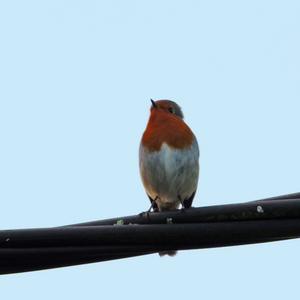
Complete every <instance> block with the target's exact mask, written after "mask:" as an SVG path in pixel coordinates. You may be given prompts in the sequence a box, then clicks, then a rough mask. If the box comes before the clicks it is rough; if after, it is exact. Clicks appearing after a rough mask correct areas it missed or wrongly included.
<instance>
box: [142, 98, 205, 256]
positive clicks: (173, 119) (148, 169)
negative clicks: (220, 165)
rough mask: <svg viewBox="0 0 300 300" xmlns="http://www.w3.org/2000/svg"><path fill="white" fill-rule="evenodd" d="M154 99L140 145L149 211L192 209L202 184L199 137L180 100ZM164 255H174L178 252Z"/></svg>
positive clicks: (143, 179) (143, 181) (169, 252)
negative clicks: (187, 119) (191, 127)
mask: <svg viewBox="0 0 300 300" xmlns="http://www.w3.org/2000/svg"><path fill="white" fill-rule="evenodd" d="M150 100H151V102H152V104H151V108H150V117H149V120H148V124H147V126H146V129H145V131H144V133H143V135H142V139H141V142H140V148H139V168H140V175H141V179H142V183H143V185H144V188H145V191H146V194H147V195H148V197H149V199H150V202H151V206H150V209H149V211H151V210H153V212H160V211H168V210H175V209H178V208H179V207H180V206H181V207H182V209H188V208H190V207H191V205H192V202H193V199H194V197H195V194H196V190H197V186H198V178H199V146H198V142H197V138H196V136H195V135H194V133H193V132H192V130H191V129H190V127H189V126H188V125H187V124H186V123H185V121H184V115H183V112H182V110H181V108H180V106H179V105H178V104H177V103H176V102H174V101H171V100H164V99H163V100H156V101H154V100H153V99H150ZM160 254H161V253H160ZM162 254H163V255H164V254H168V255H171V256H173V255H175V254H176V251H168V252H166V253H165V252H164V253H162Z"/></svg>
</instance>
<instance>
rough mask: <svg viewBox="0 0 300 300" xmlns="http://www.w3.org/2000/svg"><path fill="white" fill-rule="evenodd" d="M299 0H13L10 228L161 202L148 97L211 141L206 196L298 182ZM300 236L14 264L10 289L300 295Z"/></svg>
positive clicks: (149, 295)
mask: <svg viewBox="0 0 300 300" xmlns="http://www.w3.org/2000/svg"><path fill="white" fill-rule="evenodd" d="M299 14H300V2H299V1H261V0H259V1H256V0H254V1H189V0H186V1H174V0H173V1H88V0H86V1H63V0H59V1H56V0H51V1H1V2H0V41H1V47H0V140H1V144H0V201H1V209H0V228H1V229H9V228H28V227H50V226H58V225H64V224H70V223H76V222H84V221H89V220H97V219H102V218H107V217H113V216H122V215H130V214H135V213H138V212H141V211H143V210H145V209H146V208H148V205H149V202H148V199H147V197H146V195H145V193H144V190H143V187H142V184H141V182H140V178H139V172H138V146H139V141H140V137H141V134H142V132H143V130H144V128H145V125H146V122H147V118H148V115H149V107H150V102H149V98H150V97H151V98H154V99H161V98H169V99H172V100H175V101H177V102H178V103H179V104H180V105H181V106H182V108H183V111H184V113H185V115H186V121H187V123H188V124H189V125H190V126H191V127H192V129H193V131H194V132H195V134H196V135H197V137H198V140H199V144H200V147H201V176H200V183H199V191H198V194H197V196H196V198H195V202H194V204H195V206H204V205H212V204H224V203H237V202H244V201H250V200H255V199H259V198H264V197H270V196H276V195H280V194H286V193H292V192H299V191H300V185H299V170H300V158H299V155H300V140H299V128H300V118H299V111H300V55H299V53H300V36H299V34H300V18H299ZM299 246H300V240H294V241H285V242H277V243H270V244H260V245H251V246H239V247H228V248H219V249H209V250H197V251H185V252H180V253H179V254H178V255H177V256H176V257H175V258H168V257H167V258H160V257H159V256H158V255H149V256H144V257H138V258H131V259H124V260H118V261H111V262H105V263H97V264H90V265H83V266H76V267H69V268H62V269H54V270H46V271H39V272H31V273H23V274H16V275H8V276H2V277H0V290H1V298H3V299H31V300H35V299H74V300H75V299H100V297H104V298H103V299H145V300H146V299H154V298H157V299H160V298H161V299H183V298H184V299H191V298H193V297H198V298H199V299H213V298H218V299H220V298H222V299H251V300H252V299H263V298H265V299H283V298H288V299H298V297H299V288H298V287H299V267H300V263H299V259H298V258H299Z"/></svg>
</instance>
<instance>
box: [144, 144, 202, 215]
mask: <svg viewBox="0 0 300 300" xmlns="http://www.w3.org/2000/svg"><path fill="white" fill-rule="evenodd" d="M140 172H141V176H142V180H143V184H144V187H145V189H146V192H147V194H148V195H149V196H150V197H151V198H152V199H156V198H157V200H156V203H157V205H158V207H159V208H160V210H161V209H175V208H177V207H178V206H179V204H180V202H181V201H183V200H185V199H187V198H189V197H190V196H191V195H192V194H193V193H194V192H195V191H196V189H197V184H198V177H199V148H198V144H197V141H196V140H195V141H194V143H193V144H192V145H191V147H190V148H186V149H183V150H178V149H174V148H171V147H169V146H168V145H167V144H163V145H162V147H161V149H160V151H155V152H149V151H148V150H147V149H145V148H144V147H143V146H142V145H141V146H140ZM180 200H181V201H180Z"/></svg>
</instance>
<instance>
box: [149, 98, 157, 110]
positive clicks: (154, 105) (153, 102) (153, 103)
mask: <svg viewBox="0 0 300 300" xmlns="http://www.w3.org/2000/svg"><path fill="white" fill-rule="evenodd" d="M150 100H151V102H152V107H154V108H156V107H157V105H156V103H155V101H154V100H153V99H150Z"/></svg>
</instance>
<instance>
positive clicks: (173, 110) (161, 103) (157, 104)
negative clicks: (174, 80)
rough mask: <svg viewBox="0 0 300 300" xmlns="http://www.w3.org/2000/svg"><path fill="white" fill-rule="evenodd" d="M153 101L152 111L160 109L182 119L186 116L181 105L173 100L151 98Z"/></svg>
mask: <svg viewBox="0 0 300 300" xmlns="http://www.w3.org/2000/svg"><path fill="white" fill-rule="evenodd" d="M151 102H152V106H151V111H154V110H156V109H159V110H162V111H164V112H166V113H169V114H173V115H175V116H177V117H179V118H181V119H183V118H184V116H183V113H182V110H181V108H180V106H179V105H178V104H177V103H176V102H174V101H171V100H157V101H154V100H152V99H151Z"/></svg>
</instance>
